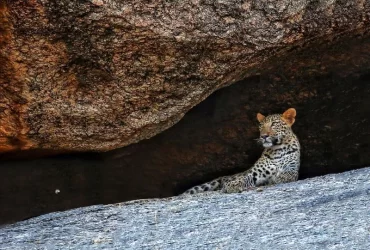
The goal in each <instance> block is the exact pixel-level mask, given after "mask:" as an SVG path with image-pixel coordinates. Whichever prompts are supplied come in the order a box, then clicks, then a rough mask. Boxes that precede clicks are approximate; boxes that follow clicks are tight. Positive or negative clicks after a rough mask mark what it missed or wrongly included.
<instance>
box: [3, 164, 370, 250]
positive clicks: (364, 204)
mask: <svg viewBox="0 0 370 250" xmlns="http://www.w3.org/2000/svg"><path fill="white" fill-rule="evenodd" d="M369 203H370V168H365V169H361V170H357V171H351V172H345V173H342V174H336V175H328V176H323V177H318V178H313V179H306V180H303V181H298V182H294V183H288V184H281V185H278V186H273V187H268V188H266V189H264V190H262V191H261V192H257V191H248V192H244V193H241V194H227V195H226V194H218V193H213V194H210V195H206V196H204V195H200V196H189V197H177V198H172V199H162V200H161V199H158V200H152V201H136V202H130V203H122V204H114V205H106V206H103V205H97V206H92V207H85V208H78V209H74V210H70V211H66V212H59V213H51V214H47V215H43V216H40V217H37V218H33V219H30V220H26V221H23V222H19V223H16V224H14V225H8V226H5V227H2V228H0V248H1V249H3V250H13V249H19V250H22V249H25V250H26V249H27V250H28V249H49V250H52V249H171V250H174V249H284V250H286V249H301V250H304V249H307V250H311V249H359V250H360V249H361V250H362V249H363V250H365V249H366V250H367V249H370V241H369V236H370V228H369V221H370V213H369Z"/></svg>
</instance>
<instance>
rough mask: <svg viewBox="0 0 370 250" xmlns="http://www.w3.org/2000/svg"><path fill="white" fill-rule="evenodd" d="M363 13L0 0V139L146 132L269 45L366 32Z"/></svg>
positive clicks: (37, 142) (55, 140)
mask: <svg viewBox="0 0 370 250" xmlns="http://www.w3.org/2000/svg"><path fill="white" fill-rule="evenodd" d="M369 13H370V3H369V1H363V0H358V1H332V0H325V1H303V0H300V1H291V0H280V1H267V0H265V1H261V0H246V1H237V0H228V1H194V0H186V1H153V2H151V3H148V1H144V0H142V1H137V0H132V1H118V0H111V1H106V0H89V1H78V0H74V1H70V0H60V1H54V0H42V1H33V0H12V1H1V3H0V26H1V29H0V37H1V38H0V49H1V54H0V111H1V112H0V151H2V152H5V151H14V150H19V149H22V150H25V149H39V148H42V149H53V150H59V151H107V150H111V149H114V148H118V147H122V146H125V145H129V144H131V143H133V142H138V141H140V140H142V139H144V138H150V137H152V136H153V135H155V134H158V133H159V132H161V131H163V130H165V129H167V128H169V127H171V126H172V125H173V124H174V123H176V122H178V121H179V120H180V119H181V118H182V117H183V115H184V114H185V113H186V112H187V111H188V110H189V109H190V108H192V107H193V106H195V105H196V104H198V103H199V102H201V101H202V100H204V99H205V98H206V97H207V96H209V95H210V94H211V93H212V92H214V91H215V90H217V89H219V88H220V87H223V86H226V85H229V84H231V83H234V82H236V81H237V80H240V79H243V78H245V77H248V76H251V75H255V74H259V73H261V72H263V70H264V69H266V63H268V62H274V61H273V59H274V58H276V56H277V55H284V54H286V53H288V52H289V51H291V50H292V49H295V48H296V47H297V46H307V45H308V44H310V43H311V42H312V41H317V40H318V41H321V42H323V43H325V44H327V45H330V44H332V43H333V41H335V40H336V39H344V37H345V36H346V35H348V34H349V35H350V36H355V35H356V36H361V35H363V34H359V33H358V30H361V32H364V31H368V30H369V29H370V25H369ZM317 53H319V54H320V55H321V54H322V53H323V51H317ZM326 59H328V60H327V61H325V60H324V61H323V64H322V67H326V63H327V62H328V61H331V62H333V61H337V60H340V58H332V60H329V58H326ZM304 63H307V62H304ZM272 65H274V66H280V62H277V63H276V61H275V63H272ZM308 66H309V65H308ZM246 87H248V86H246ZM297 90H299V89H298V87H297ZM251 102H252V100H251Z"/></svg>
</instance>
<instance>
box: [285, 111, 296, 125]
mask: <svg viewBox="0 0 370 250" xmlns="http://www.w3.org/2000/svg"><path fill="white" fill-rule="evenodd" d="M296 115H297V111H296V110H295V109H294V108H290V109H287V110H286V111H285V112H284V113H283V115H282V117H281V118H282V119H283V120H284V121H285V122H286V123H287V124H288V125H289V126H290V127H291V126H292V125H293V123H294V122H295V116H296Z"/></svg>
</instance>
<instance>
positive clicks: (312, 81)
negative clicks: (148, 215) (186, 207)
mask: <svg viewBox="0 0 370 250" xmlns="http://www.w3.org/2000/svg"><path fill="white" fill-rule="evenodd" d="M368 41H369V40H368V39H360V40H358V39H352V40H351V39H347V40H346V41H343V42H339V43H338V46H332V47H330V48H327V49H326V51H327V53H325V54H324V55H322V56H320V55H318V54H317V53H313V52H311V51H310V50H308V51H301V52H300V53H297V54H294V56H291V57H290V58H282V59H281V60H280V62H281V65H282V66H281V68H280V71H275V72H268V71H267V70H269V69H268V68H266V71H267V72H266V73H264V74H263V75H261V76H259V77H253V78H249V79H245V80H243V81H241V82H239V83H237V84H234V85H231V86H229V87H227V88H223V89H221V90H219V91H217V92H216V93H214V94H213V95H211V96H210V97H209V98H207V99H206V100H205V101H203V102H202V103H201V104H199V105H198V106H196V107H195V108H194V109H192V110H191V111H190V112H188V113H187V114H186V115H185V116H184V118H183V119H182V120H181V121H180V122H179V123H177V124H176V125H174V126H173V127H171V128H170V129H168V130H166V131H164V132H163V133H161V134H159V135H157V136H155V137H153V138H151V139H149V140H143V141H141V142H139V143H137V144H133V145H130V146H128V147H125V148H122V149H117V150H115V151H112V152H108V153H104V154H95V153H94V154H85V155H70V156H58V157H49V158H45V159H33V160H16V159H17V158H19V156H20V155H19V154H14V155H13V156H12V157H13V160H11V161H10V160H9V161H5V160H4V156H1V157H0V159H1V166H0V168H1V175H0V204H3V205H2V206H0V223H4V222H9V221H15V220H20V219H24V218H28V217H31V216H36V215H40V214H43V213H46V212H51V211H58V210H65V209H70V208H75V207H79V206H87V205H92V204H101V203H105V204H108V203H114V202H120V201H126V200H132V199H139V198H153V197H168V196H172V195H175V194H178V193H180V192H182V191H184V190H185V189H186V188H189V187H190V186H192V185H195V184H199V183H201V182H204V181H207V180H210V179H212V178H214V177H217V176H220V175H225V174H232V173H235V172H239V171H242V170H244V169H246V168H248V167H249V166H251V165H252V164H253V163H254V161H255V160H256V159H257V158H258V157H259V155H260V153H261V152H262V148H260V147H259V146H257V145H256V143H255V141H254V140H253V139H254V138H256V137H257V136H258V131H257V124H256V118H255V114H256V112H262V113H264V114H267V113H273V112H281V111H282V110H285V109H286V108H288V107H291V106H292V107H295V108H296V109H297V111H298V116H297V120H296V123H295V124H294V127H293V128H294V131H295V132H296V134H297V135H298V137H299V139H300V141H301V144H302V166H301V170H300V179H303V178H307V177H312V176H317V175H322V174H328V173H337V172H341V171H345V170H350V169H354V168H360V167H363V166H368V165H369V164H370V154H369V152H370V144H369V140H370V130H369V126H368V124H370V103H369V101H370V99H369V96H370V77H369V72H370V65H369V63H370V57H369V53H370V46H369V42H368ZM341 48H345V51H346V53H343V50H341ZM312 50H317V51H324V48H322V47H320V45H316V46H313V47H312ZM335 53H338V54H340V53H341V55H342V57H341V58H342V60H341V61H338V62H337V63H332V64H331V65H330V67H327V68H325V69H322V64H321V59H325V58H331V59H332V58H337V55H338V54H337V55H336V54H335ZM300 62H310V65H311V66H310V67H309V68H307V69H306V68H305V67H304V66H302V65H307V63H302V64H300ZM284 64H285V65H286V66H285V65H284ZM291 71H292V72H293V73H292V72H291ZM295 72H298V74H296V75H294V74H295ZM292 75H293V76H294V77H293V76H292ZM29 153H30V154H35V153H38V152H34V151H30V152H29ZM40 153H42V152H40ZM23 156H24V155H23ZM27 156H29V155H27ZM56 189H59V190H60V191H61V192H60V193H59V194H55V190H56Z"/></svg>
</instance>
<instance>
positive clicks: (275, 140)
mask: <svg viewBox="0 0 370 250" xmlns="http://www.w3.org/2000/svg"><path fill="white" fill-rule="evenodd" d="M296 114H297V112H296V110H295V109H294V108H290V109H288V110H286V111H285V112H284V113H283V114H274V115H268V116H264V115H262V114H260V113H258V114H257V120H258V121H259V123H260V125H259V130H260V138H258V141H259V142H260V143H261V144H262V145H263V147H265V148H269V147H272V146H275V145H280V144H281V143H282V141H283V139H284V137H285V136H287V135H289V134H291V133H292V129H291V127H292V125H293V123H294V121H295V116H296Z"/></svg>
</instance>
